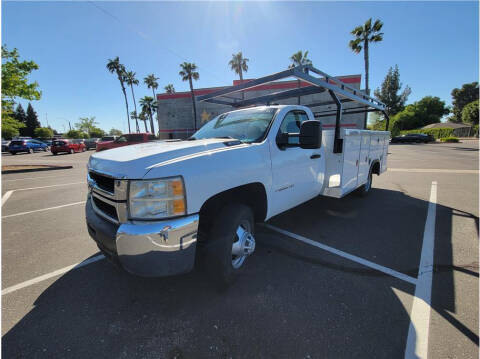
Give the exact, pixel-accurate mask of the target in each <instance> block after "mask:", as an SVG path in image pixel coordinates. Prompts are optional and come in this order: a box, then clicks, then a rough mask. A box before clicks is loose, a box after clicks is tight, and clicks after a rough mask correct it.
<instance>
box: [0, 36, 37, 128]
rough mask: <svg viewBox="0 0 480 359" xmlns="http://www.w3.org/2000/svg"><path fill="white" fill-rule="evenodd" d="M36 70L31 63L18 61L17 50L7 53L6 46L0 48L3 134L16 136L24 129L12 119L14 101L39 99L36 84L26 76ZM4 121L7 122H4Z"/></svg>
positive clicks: (34, 65) (33, 63)
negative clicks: (0, 59) (0, 56)
mask: <svg viewBox="0 0 480 359" xmlns="http://www.w3.org/2000/svg"><path fill="white" fill-rule="evenodd" d="M38 68H39V67H38V65H37V64H36V63H35V62H33V61H20V54H19V53H18V50H17V49H13V50H12V51H9V50H8V48H7V46H6V45H3V46H2V127H5V134H8V135H11V134H13V136H15V135H18V131H19V130H20V129H21V128H23V127H24V126H23V125H22V123H21V122H18V120H16V119H15V118H14V117H13V107H14V105H15V101H16V99H17V98H23V99H26V100H39V99H40V97H41V92H40V90H39V89H38V83H37V82H29V81H28V76H29V75H30V74H31V73H32V71H34V70H38ZM6 119H9V120H8V121H5V122H4V120H6ZM2 134H3V128H2ZM9 137H11V136H9Z"/></svg>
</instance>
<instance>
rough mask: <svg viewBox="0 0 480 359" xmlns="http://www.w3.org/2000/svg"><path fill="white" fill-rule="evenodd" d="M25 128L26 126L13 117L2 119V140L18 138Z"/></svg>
mask: <svg viewBox="0 0 480 359" xmlns="http://www.w3.org/2000/svg"><path fill="white" fill-rule="evenodd" d="M24 127H25V124H23V123H21V122H19V121H17V120H15V119H14V118H12V117H4V118H2V138H5V139H11V138H12V137H15V136H18V135H19V134H20V130H21V129H22V128H24Z"/></svg>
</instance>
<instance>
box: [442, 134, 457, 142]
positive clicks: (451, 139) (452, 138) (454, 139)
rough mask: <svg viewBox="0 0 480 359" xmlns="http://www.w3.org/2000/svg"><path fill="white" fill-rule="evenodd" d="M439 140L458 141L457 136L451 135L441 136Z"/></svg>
mask: <svg viewBox="0 0 480 359" xmlns="http://www.w3.org/2000/svg"><path fill="white" fill-rule="evenodd" d="M440 141H442V142H451V143H456V142H459V141H458V137H452V136H450V137H443V138H441V139H440Z"/></svg>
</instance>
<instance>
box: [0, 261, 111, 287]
mask: <svg viewBox="0 0 480 359" xmlns="http://www.w3.org/2000/svg"><path fill="white" fill-rule="evenodd" d="M104 258H105V256H104V255H103V254H100V255H98V256H95V257H92V258H89V259H86V260H84V261H83V262H80V263H76V264H72V265H71V266H68V267H64V268H61V269H58V270H56V271H53V272H51V273H47V274H44V275H41V276H39V277H36V278H33V279H30V280H27V281H25V282H22V283H18V284H16V285H13V286H11V287H8V288H5V289H3V290H2V295H5V294H8V293H12V292H15V291H17V290H19V289H22V288H25V287H28V286H31V285H33V284H36V283H39V282H42V281H44V280H47V279H50V278H53V277H56V276H57V275H60V274H63V273H66V272H68V271H70V270H72V269H78V268H81V267H84V266H86V265H88V264H90V263H94V262H97V261H99V260H101V259H104Z"/></svg>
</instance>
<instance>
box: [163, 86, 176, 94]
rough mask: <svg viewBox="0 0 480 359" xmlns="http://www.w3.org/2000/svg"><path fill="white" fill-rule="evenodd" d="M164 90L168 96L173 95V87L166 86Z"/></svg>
mask: <svg viewBox="0 0 480 359" xmlns="http://www.w3.org/2000/svg"><path fill="white" fill-rule="evenodd" d="M164 89H165V91H166V92H167V93H168V94H170V95H171V94H174V93H175V87H173V85H172V84H168V85H167V86H165V87H164Z"/></svg>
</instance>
